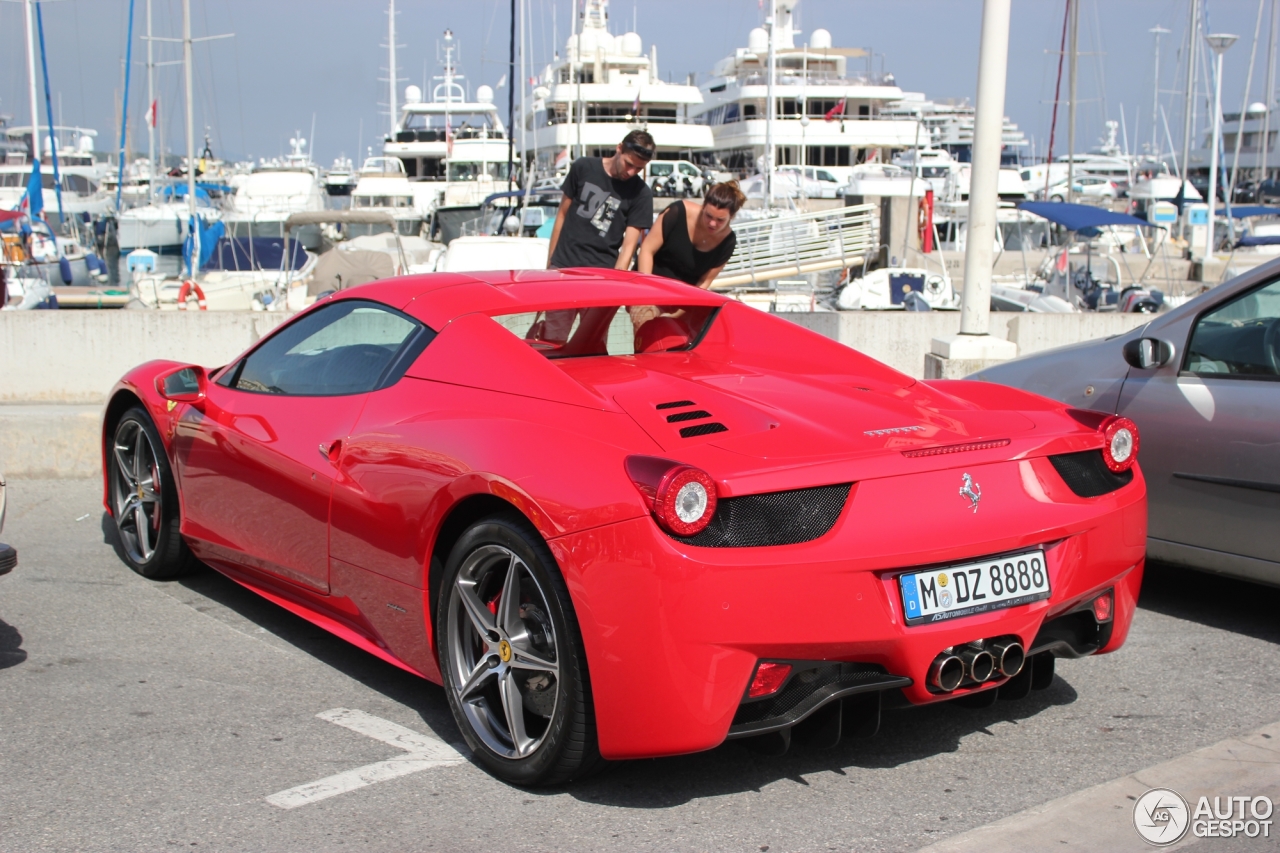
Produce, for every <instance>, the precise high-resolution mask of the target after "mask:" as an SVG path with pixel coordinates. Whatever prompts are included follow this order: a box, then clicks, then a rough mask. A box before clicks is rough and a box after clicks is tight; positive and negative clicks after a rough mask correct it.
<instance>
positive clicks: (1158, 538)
mask: <svg viewBox="0 0 1280 853" xmlns="http://www.w3.org/2000/svg"><path fill="white" fill-rule="evenodd" d="M970 378H972V379H982V380H986V381H989V382H999V383H1001V384H1004V385H1012V386H1014V387H1017V388H1022V389H1025V390H1027V391H1034V392H1036V393H1038V394H1043V395H1045V396H1047V397H1053V398H1055V399H1057V400H1061V401H1063V402H1064V403H1068V404H1070V405H1072V406H1076V407H1078V408H1082V409H1093V410H1096V411H1100V412H1108V413H1114V414H1119V415H1124V416H1125V417H1127V418H1130V419H1131V420H1133V421H1134V423H1136V424H1137V425H1138V430H1139V437H1140V444H1141V449H1140V453H1139V457H1140V459H1141V464H1142V471H1143V474H1144V475H1145V476H1146V479H1147V499H1148V509H1149V513H1150V515H1149V521H1148V529H1147V534H1148V538H1147V554H1148V556H1150V557H1151V558H1152V559H1155V560H1162V561H1165V562H1169V563H1178V564H1181V565H1185V566H1191V567H1194V568H1198V569H1205V570H1208V571H1213V572H1220V573H1222V574H1228V575H1234V576H1236V577H1241V578H1245V579H1248V580H1254V581H1261V582H1263V583H1268V584H1275V585H1280V261H1273V262H1271V263H1268V264H1265V265H1263V266H1260V267H1258V268H1257V269H1255V270H1252V271H1251V272H1249V273H1247V274H1245V275H1242V276H1240V277H1239V278H1236V279H1233V280H1232V281H1230V282H1227V283H1226V284H1223V285H1221V286H1219V287H1215V288H1213V289H1212V290H1210V291H1208V292H1206V293H1204V294H1202V295H1200V296H1198V297H1196V298H1195V299H1193V300H1191V301H1189V302H1187V303H1186V304H1184V305H1182V306H1180V307H1178V308H1176V309H1174V310H1172V311H1169V312H1168V313H1166V314H1160V315H1157V316H1156V317H1155V318H1153V319H1152V321H1151V322H1150V323H1148V324H1146V325H1145V326H1141V327H1139V328H1137V329H1134V330H1133V331H1130V332H1128V333H1126V334H1123V335H1117V336H1116V337H1112V338H1107V339H1105V340H1100V341H1089V342H1086V343H1083V344H1074V345H1072V346H1068V347H1062V348H1060V349H1056V350H1050V351H1047V352H1043V353H1037V354H1035V355H1032V356H1028V357H1026V358H1019V359H1015V360H1013V361H1009V362H1006V363H1004V364H1000V365H997V366H995V367H990V368H987V369H986V370H982V371H980V372H978V373H976V374H974V375H973V376H972V377H970Z"/></svg>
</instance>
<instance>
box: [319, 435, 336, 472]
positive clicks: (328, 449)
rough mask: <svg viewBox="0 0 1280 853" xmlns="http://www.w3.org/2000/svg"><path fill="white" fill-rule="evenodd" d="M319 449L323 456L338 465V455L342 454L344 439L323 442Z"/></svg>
mask: <svg viewBox="0 0 1280 853" xmlns="http://www.w3.org/2000/svg"><path fill="white" fill-rule="evenodd" d="M319 450H320V455H321V456H323V457H324V458H325V459H328V460H329V461H330V462H332V463H333V464H334V465H337V464H338V457H339V456H340V455H341V454H342V439H340V438H339V439H335V440H334V441H333V442H332V443H330V444H321V445H320V448H319Z"/></svg>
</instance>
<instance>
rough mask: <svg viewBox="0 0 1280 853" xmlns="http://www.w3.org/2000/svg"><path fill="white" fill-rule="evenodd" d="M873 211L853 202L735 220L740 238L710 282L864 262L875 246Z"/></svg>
mask: <svg viewBox="0 0 1280 853" xmlns="http://www.w3.org/2000/svg"><path fill="white" fill-rule="evenodd" d="M876 219H877V211H876V206H875V205H871V204H856V205H850V206H848V207H842V208H838V209H836V210H822V211H816V212H813V213H798V214H797V213H790V212H786V213H780V214H778V215H776V216H768V217H762V218H760V219H756V220H750V221H740V222H737V223H735V224H734V227H733V230H734V233H735V234H736V235H737V238H738V244H737V248H736V249H735V250H734V253H733V257H731V258H730V259H729V262H728V263H727V264H725V267H724V269H723V270H722V271H721V272H720V275H719V277H718V278H716V280H715V282H714V284H713V285H712V287H713V288H715V289H716V290H723V289H727V288H732V287H740V286H742V285H749V284H763V283H767V282H773V281H776V280H777V279H780V278H787V277H791V276H797V275H804V274H806V273H812V272H821V271H823V270H834V269H845V268H848V267H853V266H858V265H861V264H863V263H865V261H866V258H867V256H868V255H870V254H872V253H873V252H875V251H876V248H877V239H876V238H877V222H876Z"/></svg>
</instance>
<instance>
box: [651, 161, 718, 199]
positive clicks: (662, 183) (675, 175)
mask: <svg viewBox="0 0 1280 853" xmlns="http://www.w3.org/2000/svg"><path fill="white" fill-rule="evenodd" d="M648 169H649V171H648V175H649V188H650V189H651V190H653V194H654V195H656V196H665V197H669V198H691V197H701V196H702V194H703V193H705V192H706V191H707V188H708V187H709V186H710V185H711V184H710V182H709V181H708V179H707V174H706V173H705V172H703V170H702V169H701V168H699V167H698V166H696V165H694V164H693V163H690V162H689V161H688V160H650V161H649V167H648Z"/></svg>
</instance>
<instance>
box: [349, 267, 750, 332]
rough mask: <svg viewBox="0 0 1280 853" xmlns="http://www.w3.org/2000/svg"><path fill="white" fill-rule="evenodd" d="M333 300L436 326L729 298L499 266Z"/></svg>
mask: <svg viewBox="0 0 1280 853" xmlns="http://www.w3.org/2000/svg"><path fill="white" fill-rule="evenodd" d="M333 298H335V299H373V300H376V301H378V302H382V303H385V304H387V305H390V306H392V307H393V308H398V309H400V310H401V311H404V312H405V313H406V314H409V315H410V316H412V317H416V318H417V319H419V320H421V321H422V322H423V323H426V324H427V325H428V326H430V327H431V328H433V329H436V330H440V329H442V328H443V327H444V326H446V325H448V324H449V323H450V322H451V321H452V320H455V319H457V318H458V317H462V316H465V315H467V314H477V313H479V314H490V315H493V314H514V313H517V312H520V311H529V310H553V309H560V308H587V307H593V306H602V305H709V306H718V305H723V304H724V303H725V302H728V301H730V300H729V299H728V297H725V296H721V295H719V294H717V293H711V292H709V291H706V290H703V289H701V288H697V287H690V286H689V285H687V284H682V283H680V282H677V281H672V280H670V279H665V278H659V277H657V276H651V275H642V274H640V273H633V272H624V271H622V270H601V269H565V270H500V271H492V272H467V273H465V274H464V273H429V274H426V275H417V276H405V277H402V278H397V279H392V280H387V281H379V282H374V283H370V284H366V285H363V286H361V287H358V288H352V289H350V290H344V291H342V292H341V293H339V294H337V295H335V296H334V297H333Z"/></svg>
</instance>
